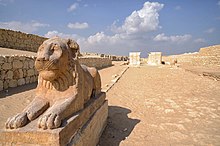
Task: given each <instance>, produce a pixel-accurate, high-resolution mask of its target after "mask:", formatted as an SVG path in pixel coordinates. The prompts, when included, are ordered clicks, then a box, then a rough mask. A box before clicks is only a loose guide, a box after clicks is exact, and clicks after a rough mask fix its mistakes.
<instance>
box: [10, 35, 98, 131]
mask: <svg viewBox="0 0 220 146" xmlns="http://www.w3.org/2000/svg"><path fill="white" fill-rule="evenodd" d="M78 52H79V46H78V44H77V43H76V42H74V41H72V40H65V39H60V38H58V37H55V38H51V39H49V40H46V41H45V42H44V43H43V44H42V45H41V46H40V47H39V49H38V53H37V59H36V62H35V67H36V69H37V70H38V71H39V77H38V86H37V89H36V97H35V98H34V100H33V101H32V103H31V104H30V105H29V106H28V107H27V108H25V109H24V111H23V112H22V113H20V114H18V115H16V116H14V117H12V118H9V119H8V121H7V122H6V128H9V129H13V128H18V127H22V126H24V125H26V124H27V123H28V122H30V121H32V120H34V119H36V118H37V117H38V116H40V115H41V114H43V115H42V116H41V117H40V118H39V121H38V126H39V128H43V129H53V128H57V127H59V126H60V125H61V123H62V120H63V119H65V118H67V117H68V116H70V115H71V114H73V113H74V112H77V111H79V110H80V109H83V107H84V104H85V103H86V102H87V101H88V100H89V99H90V98H91V97H93V96H97V95H98V94H99V93H100V92H101V79H100V75H99V73H98V71H97V70H96V69H95V68H88V67H86V66H84V65H80V64H79V62H78V60H77V53H78Z"/></svg>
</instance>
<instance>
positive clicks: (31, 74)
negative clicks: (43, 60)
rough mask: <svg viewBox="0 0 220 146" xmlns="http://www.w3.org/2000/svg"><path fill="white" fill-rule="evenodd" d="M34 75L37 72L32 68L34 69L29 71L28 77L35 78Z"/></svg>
mask: <svg viewBox="0 0 220 146" xmlns="http://www.w3.org/2000/svg"><path fill="white" fill-rule="evenodd" d="M34 73H35V71H34V69H33V68H32V69H29V70H27V76H28V77H30V76H33V75H34Z"/></svg>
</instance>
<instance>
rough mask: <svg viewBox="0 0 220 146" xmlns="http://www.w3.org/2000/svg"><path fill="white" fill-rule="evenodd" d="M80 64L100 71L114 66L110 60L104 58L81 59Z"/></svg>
mask: <svg viewBox="0 0 220 146" xmlns="http://www.w3.org/2000/svg"><path fill="white" fill-rule="evenodd" d="M79 63H80V64H84V65H86V66H89V67H96V68H98V69H100V68H105V67H108V66H111V65H112V61H111V60H110V59H109V58H103V57H80V58H79Z"/></svg>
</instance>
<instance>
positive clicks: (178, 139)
mask: <svg viewBox="0 0 220 146" xmlns="http://www.w3.org/2000/svg"><path fill="white" fill-rule="evenodd" d="M107 98H108V100H109V118H108V124H107V127H106V129H105V131H104V133H103V135H102V137H101V139H100V143H99V146H118V145H120V146H134V145H135V146H146V145H147V146H168V145H174V146H176V145H202V146H204V145H207V146H212V145H216V146H217V145H220V82H219V81H214V80H212V79H208V78H205V77H201V76H198V75H196V74H193V73H190V72H186V71H184V70H183V69H180V68H176V69H172V68H168V67H163V68H160V67H140V68H129V69H128V70H127V71H126V72H125V74H124V75H123V76H122V77H121V79H120V80H119V81H118V83H117V84H115V85H114V86H113V88H112V89H111V90H109V92H108V93H107Z"/></svg>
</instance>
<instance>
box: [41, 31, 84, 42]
mask: <svg viewBox="0 0 220 146" xmlns="http://www.w3.org/2000/svg"><path fill="white" fill-rule="evenodd" d="M44 36H45V37H47V38H51V37H54V36H59V37H61V38H72V39H74V40H78V39H82V38H81V37H80V36H79V35H76V34H65V33H60V32H58V31H57V30H53V31H48V32H47V33H46V34H45V35H44Z"/></svg>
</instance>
